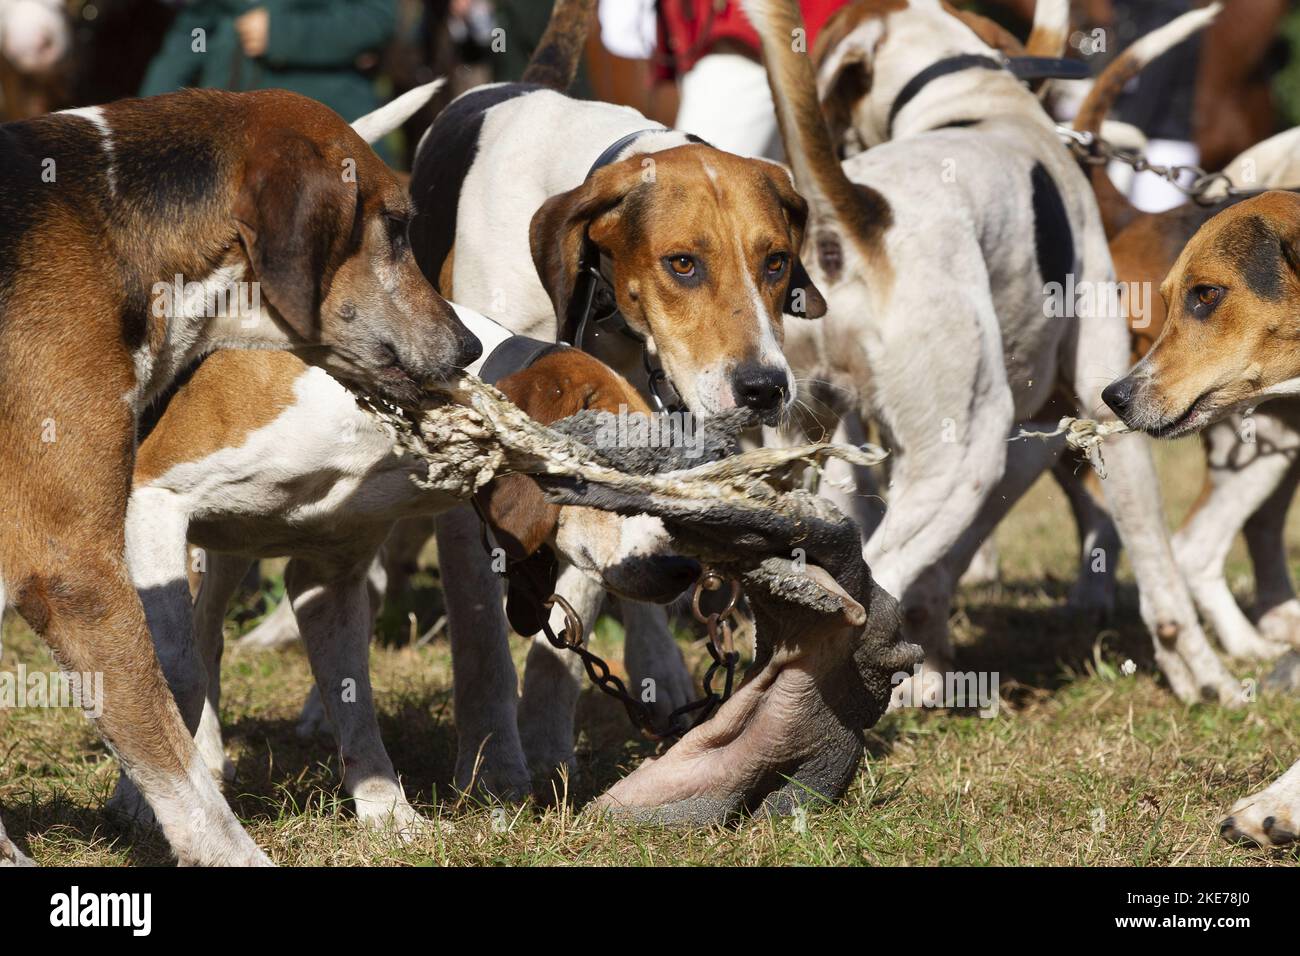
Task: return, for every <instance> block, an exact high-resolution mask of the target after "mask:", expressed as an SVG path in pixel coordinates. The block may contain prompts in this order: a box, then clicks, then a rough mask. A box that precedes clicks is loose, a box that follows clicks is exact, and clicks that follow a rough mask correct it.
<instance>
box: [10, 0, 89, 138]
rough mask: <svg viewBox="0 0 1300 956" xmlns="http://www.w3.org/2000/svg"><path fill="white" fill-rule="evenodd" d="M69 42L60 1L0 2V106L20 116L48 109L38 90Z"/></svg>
mask: <svg viewBox="0 0 1300 956" xmlns="http://www.w3.org/2000/svg"><path fill="white" fill-rule="evenodd" d="M71 42H72V29H71V25H70V23H69V22H68V17H67V15H66V14H65V12H64V9H63V4H62V2H60V0H0V59H2V60H3V64H4V67H5V68H4V69H3V70H0V103H4V104H5V105H6V106H7V107H9V106H12V108H13V110H14V111H15V112H21V113H22V114H23V115H29V116H30V115H37V114H39V113H42V112H45V111H46V109H48V106H47V104H46V101H45V99H46V98H45V97H43V96H41V93H40V89H41V86H42V84H43V83H47V82H48V81H49V78H50V77H51V76H53V74H54V72H55V70H56V68H57V67H58V65H59V62H60V61H61V60H62V59H63V57H64V55H65V54H66V53H67V51H68V46H69V44H70V43H71Z"/></svg>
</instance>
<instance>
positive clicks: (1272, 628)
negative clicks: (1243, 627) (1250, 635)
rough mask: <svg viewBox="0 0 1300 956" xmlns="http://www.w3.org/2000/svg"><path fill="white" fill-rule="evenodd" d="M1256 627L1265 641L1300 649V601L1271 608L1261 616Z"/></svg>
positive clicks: (1286, 602) (1288, 602)
mask: <svg viewBox="0 0 1300 956" xmlns="http://www.w3.org/2000/svg"><path fill="white" fill-rule="evenodd" d="M1255 626H1256V627H1257V628H1258V629H1259V633H1260V636H1261V637H1263V638H1264V639H1265V640H1268V641H1274V642H1276V643H1279V644H1286V645H1288V646H1290V647H1300V600H1295V599H1292V600H1290V601H1285V602H1283V603H1282V604H1279V605H1277V606H1276V607H1273V608H1270V609H1269V610H1267V611H1265V612H1264V613H1263V614H1261V615H1260V616H1259V620H1258V622H1256V625H1255Z"/></svg>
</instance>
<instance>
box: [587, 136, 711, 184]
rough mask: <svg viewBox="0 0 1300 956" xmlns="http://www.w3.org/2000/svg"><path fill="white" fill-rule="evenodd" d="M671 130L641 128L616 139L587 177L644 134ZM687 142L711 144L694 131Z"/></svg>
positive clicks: (592, 165) (610, 161) (598, 159)
mask: <svg viewBox="0 0 1300 956" xmlns="http://www.w3.org/2000/svg"><path fill="white" fill-rule="evenodd" d="M671 132H673V131H672V130H670V129H665V128H661V129H639V130H637V131H636V132H633V133H628V134H627V135H626V136H623V137H620V138H619V139H616V140H615V141H614V142H612V143H610V144H609V145H608V146H606V147H605V149H604V151H603V152H602V153H601V154H600V155H599V156H597V157H596V161H595V162H594V163H592V164H591V169H589V170H587V178H588V179H590V178H591V174H592V173H594V172H595V171H596V170H598V169H603V168H604V167H606V166H608V165H609V164H610V163H612V162H614V160H616V159H618V154H619V153H621V152H623V150H625V149H627V148H628V147H629V146H631V145H632V144H633V143H635V142H636V141H637V140H638V139H640V138H641V137H642V136H649V135H650V134H651V133H671ZM686 142H688V143H702V144H703V145H705V146H707V145H709V144H708V143H705V142H704V140H702V139H700V138H699V137H698V136H696V135H695V134H694V133H687V134H686Z"/></svg>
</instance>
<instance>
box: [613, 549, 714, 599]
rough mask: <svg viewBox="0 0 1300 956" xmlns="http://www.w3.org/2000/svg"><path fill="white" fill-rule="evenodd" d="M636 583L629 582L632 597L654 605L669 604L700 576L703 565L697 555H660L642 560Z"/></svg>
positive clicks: (628, 586) (628, 587)
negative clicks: (697, 559) (690, 556)
mask: <svg viewBox="0 0 1300 956" xmlns="http://www.w3.org/2000/svg"><path fill="white" fill-rule="evenodd" d="M639 563H640V568H639V569H638V570H639V573H638V574H636V575H635V577H636V578H637V580H636V582H635V583H633V582H627V584H626V587H627V590H628V592H635V593H629V594H628V596H629V597H635V598H638V599H640V600H642V601H649V602H651V603H653V604H667V603H668V602H669V601H671V600H673V599H674V598H675V597H677V595H679V594H681V593H682V592H683V591H685V590H686V589H687V588H688V587H690V586H691V584H692V583H693V582H694V581H695V580H696V579H697V578H698V577H699V576H700V564H699V562H698V561H696V560H695V559H694V558H685V557H682V556H681V555H676V554H659V555H655V556H653V557H648V558H643V559H641V561H640V562H639Z"/></svg>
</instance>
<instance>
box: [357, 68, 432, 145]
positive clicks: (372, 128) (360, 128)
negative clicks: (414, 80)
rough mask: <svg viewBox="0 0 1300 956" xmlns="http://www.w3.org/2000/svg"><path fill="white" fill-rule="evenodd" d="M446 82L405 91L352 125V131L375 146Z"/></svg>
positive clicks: (426, 84) (427, 84)
mask: <svg viewBox="0 0 1300 956" xmlns="http://www.w3.org/2000/svg"><path fill="white" fill-rule="evenodd" d="M446 82H447V81H446V80H434V81H433V82H432V83H425V84H424V85H423V86H417V87H416V88H415V89H413V90H407V91H406V92H405V93H403V94H402V95H401V96H399V97H398V98H397V99H395V100H393V101H392V102H391V103H385V104H384V105H383V106H381V107H379V109H377V110H374V111H372V112H370V113H367V114H366V115H365V116H363V117H361V118H360V119H358V120H355V121H354V122H353V123H352V129H353V130H355V131H356V134H357V135H358V136H360V137H361V138H362V139H364V140H365V141H366V142H367V143H370V144H372V145H373V144H375V143H377V142H379V141H380V140H381V139H383V138H384V137H385V136H387V135H388V134H389V133H391V132H392V131H393V130H395V129H397V128H398V127H399V126H401V125H402V124H403V123H405V122H406V121H407V120H408V119H410V118H411V117H412V116H414V115H415V114H416V113H417V112H418V111H419V110H420V108H421V107H423V106H424V105H425V104H426V103H428V102H429V101H430V100H431V99H433V98H434V96H435V95H437V93H438V91H439V90H440V89H442V86H443V84H444V83H446Z"/></svg>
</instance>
